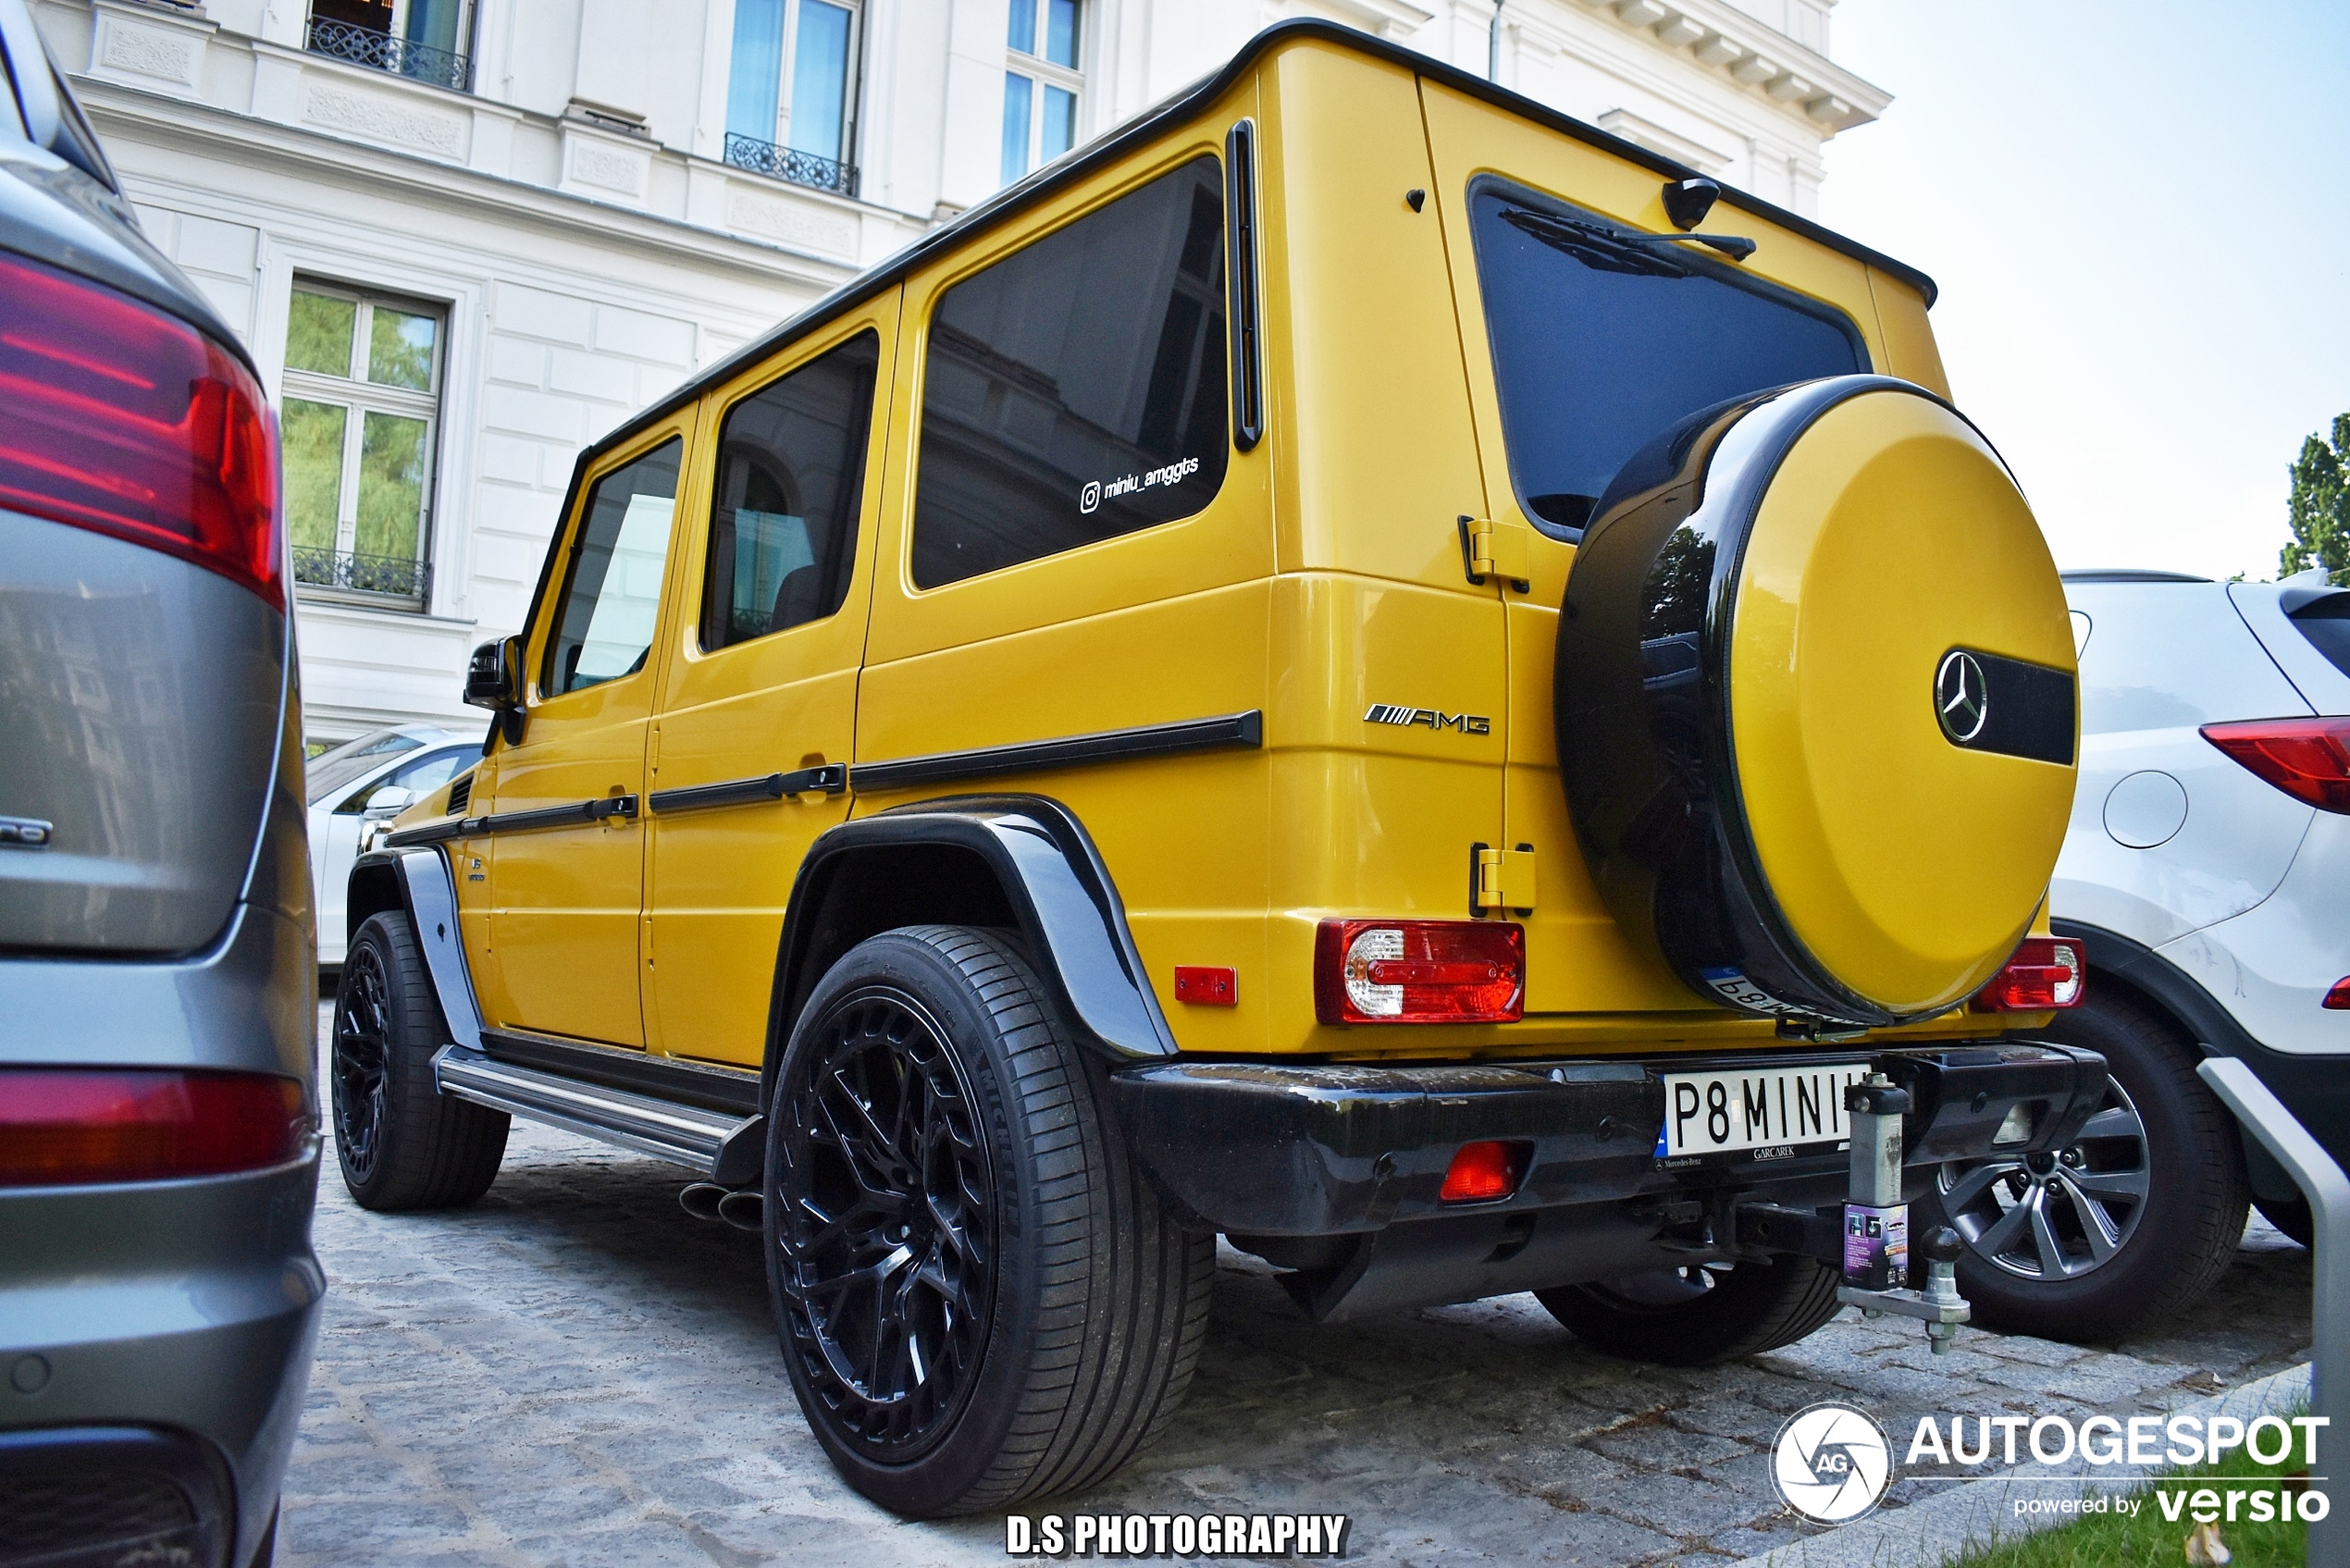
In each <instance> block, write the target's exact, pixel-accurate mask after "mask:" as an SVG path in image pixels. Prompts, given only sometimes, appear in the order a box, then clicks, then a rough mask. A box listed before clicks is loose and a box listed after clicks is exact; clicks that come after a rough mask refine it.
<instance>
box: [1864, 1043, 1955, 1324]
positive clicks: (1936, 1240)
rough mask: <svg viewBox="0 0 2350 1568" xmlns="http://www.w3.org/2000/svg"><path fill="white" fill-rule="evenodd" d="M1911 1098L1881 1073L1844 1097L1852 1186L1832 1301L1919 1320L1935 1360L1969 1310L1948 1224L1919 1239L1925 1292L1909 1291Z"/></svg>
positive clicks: (1866, 1311)
mask: <svg viewBox="0 0 2350 1568" xmlns="http://www.w3.org/2000/svg"><path fill="white" fill-rule="evenodd" d="M1909 1108H1910V1093H1909V1091H1908V1090H1906V1089H1903V1088H1900V1087H1899V1085H1897V1084H1896V1083H1895V1082H1894V1081H1893V1080H1891V1079H1889V1078H1887V1077H1886V1075H1885V1074H1883V1073H1881V1072H1876V1073H1871V1074H1870V1075H1869V1076H1868V1078H1867V1080H1865V1081H1863V1082H1860V1083H1855V1084H1853V1085H1851V1086H1850V1087H1849V1088H1847V1089H1846V1090H1845V1092H1844V1109H1845V1114H1846V1116H1847V1117H1848V1118H1849V1124H1850V1127H1851V1130H1852V1189H1851V1191H1850V1193H1849V1195H1848V1196H1847V1198H1846V1200H1845V1204H1844V1283H1843V1284H1842V1285H1840V1286H1838V1287H1837V1292H1836V1299H1837V1300H1838V1301H1840V1302H1843V1303H1846V1304H1847V1305H1849V1306H1856V1307H1859V1308H1860V1309H1861V1314H1862V1315H1864V1316H1868V1317H1875V1316H1877V1315H1880V1314H1882V1313H1888V1312H1889V1313H1892V1314H1894V1315H1897V1316H1900V1317H1915V1318H1920V1319H1923V1321H1924V1323H1925V1337H1926V1340H1927V1341H1928V1342H1929V1344H1930V1345H1931V1347H1932V1349H1933V1352H1934V1353H1935V1354H1936V1355H1941V1354H1943V1353H1945V1352H1948V1350H1949V1348H1950V1342H1951V1340H1953V1339H1954V1338H1956V1337H1957V1335H1958V1332H1959V1325H1960V1324H1961V1323H1964V1322H1965V1321H1966V1320H1967V1317H1968V1315H1970V1313H1971V1312H1972V1311H1973V1309H1972V1308H1970V1307H1969V1306H1968V1305H1967V1303H1966V1298H1965V1297H1963V1296H1961V1295H1960V1294H1959V1281H1958V1261H1959V1252H1960V1246H1961V1245H1962V1243H1961V1242H1960V1240H1959V1233H1958V1232H1957V1231H1955V1230H1953V1229H1951V1228H1949V1227H1948V1226H1947V1225H1944V1226H1937V1227H1936V1228H1935V1232H1934V1234H1933V1235H1931V1236H1929V1237H1927V1238H1926V1241H1925V1259H1926V1267H1925V1289H1924V1290H1910V1289H1909V1288H1908V1287H1907V1285H1906V1284H1905V1281H1906V1280H1907V1279H1908V1278H1909V1277H1910V1205H1909V1204H1905V1203H1903V1202H1902V1201H1901V1117H1902V1113H1903V1112H1905V1111H1907V1110H1908V1109H1909Z"/></svg>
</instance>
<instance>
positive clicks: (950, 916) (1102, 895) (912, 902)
mask: <svg viewBox="0 0 2350 1568" xmlns="http://www.w3.org/2000/svg"><path fill="white" fill-rule="evenodd" d="M974 862H976V863H975V864H974ZM908 865H934V866H939V867H952V868H955V869H954V870H952V871H951V872H949V873H947V874H951V875H955V876H957V877H961V878H966V879H967V878H968V877H970V876H971V875H983V876H985V877H987V878H988V879H989V880H990V881H991V882H992V883H993V886H992V887H980V888H976V889H974V888H972V887H971V886H970V885H968V883H967V882H965V883H961V884H959V885H958V886H957V888H956V889H955V894H956V896H958V897H960V898H963V899H966V900H970V899H974V898H976V899H981V900H985V899H987V898H989V897H991V896H992V898H993V900H994V902H993V903H992V904H989V905H986V906H985V907H988V908H990V909H991V910H992V912H993V918H994V919H995V920H1001V921H1003V923H1006V924H1008V925H1010V926H1011V927H1012V928H1014V929H1015V930H1017V931H1018V932H1019V933H1020V938H1021V940H1022V942H1023V943H1024V945H1026V947H1027V949H1028V956H1029V958H1030V961H1031V962H1032V963H1033V965H1034V967H1035V969H1036V972H1037V976H1038V978H1039V979H1041V980H1042V981H1043V982H1044V983H1045V987H1046V989H1047V990H1048V991H1049V992H1050V993H1051V994H1052V998H1053V1000H1054V1002H1055V1003H1057V1004H1058V1006H1059V1007H1060V1010H1061V1016H1062V1017H1063V1018H1064V1019H1067V1020H1068V1021H1069V1022H1070V1025H1072V1026H1073V1027H1074V1028H1075V1029H1076V1031H1077V1033H1078V1037H1079V1040H1080V1043H1082V1044H1083V1045H1085V1046H1086V1047H1088V1048H1089V1049H1091V1050H1093V1051H1095V1052H1097V1053H1099V1054H1100V1055H1102V1056H1106V1057H1107V1058H1109V1059H1110V1060H1111V1061H1113V1062H1116V1063H1119V1064H1132V1063H1134V1062H1138V1061H1153V1060H1158V1059H1162V1058H1165V1057H1169V1056H1174V1055H1175V1054H1176V1044H1175V1035H1174V1031H1173V1030H1171V1029H1170V1028H1169V1025H1168V1022H1167V1016H1166V1014H1165V1013H1164V1012H1163V1011H1161V1009H1160V1007H1159V1005H1158V999H1157V997H1156V994H1154V993H1153V992H1152V989H1151V984H1150V980H1149V977H1148V975H1147V974H1146V973H1145V971H1144V968H1143V960H1142V956H1141V954H1139V953H1138V952H1137V951H1136V950H1135V947H1134V939H1133V936H1132V932H1130V931H1129V930H1128V929H1127V924H1126V909H1125V906H1124V905H1123V904H1122V903H1120V902H1119V896H1118V889H1117V887H1116V885H1115V884H1114V883H1112V882H1111V881H1110V876H1109V870H1108V869H1107V867H1106V866H1104V865H1103V863H1102V858H1101V853H1100V851H1099V850H1097V849H1095V846H1094V841H1093V839H1092V837H1091V836H1090V835H1089V834H1088V833H1086V832H1085V829H1084V826H1083V824H1082V823H1081V822H1079V821H1078V820H1077V817H1076V815H1075V813H1073V812H1071V811H1070V809H1069V808H1068V807H1066V806H1063V805H1062V804H1061V803H1060V802H1059V801H1058V800H1053V799H1049V798H1047V797H1045V796H1033V795H1029V796H1021V795H980V796H951V797H948V798H945V799H938V800H924V801H918V802H916V803H914V804H912V805H908V806H899V807H895V808H893V809H889V810H886V811H882V812H878V813H876V814H874V815H872V816H870V817H858V818H853V819H851V820H850V821H846V822H843V823H841V824H839V825H838V826H836V827H833V828H830V829H827V830H826V831H825V832H824V833H822V834H821V835H819V836H818V838H817V840H816V842H815V843H814V844H813V845H811V846H810V847H809V851H808V853H807V855H806V856H805V857H803V858H801V860H800V863H799V874H798V877H797V878H796V879H795V880H794V882H793V883H792V893H791V903H790V906H789V907H788V908H787V910H786V912H785V916H784V931H783V938H782V941H781V944H780V945H779V947H778V950H777V954H776V959H775V982H774V996H773V1003H772V1005H771V1006H770V1009H769V1015H768V1026H767V1051H766V1060H765V1068H764V1071H763V1074H762V1078H761V1100H762V1101H767V1100H772V1099H773V1095H774V1087H775V1075H776V1072H777V1070H778V1069H779V1068H780V1067H781V1065H782V1061H783V1055H784V1050H785V1047H786V1046H787V1045H788V1044H789V1043H790V1041H791V1036H792V1031H793V1030H794V1028H796V1027H797V1025H798V1021H799V1015H800V1013H801V1011H802V1009H803V1008H804V1007H805V1006H806V1005H807V1001H808V997H809V994H810V993H811V992H813V991H814V989H815V987H816V983H817V982H818V981H820V980H821V979H823V975H824V972H825V971H826V970H827V969H830V968H831V967H832V964H833V962H834V961H835V959H837V958H838V957H840V956H841V955H842V954H843V953H846V952H847V950H848V949H849V948H851V947H853V946H855V945H857V943H859V942H861V941H863V940H864V939H865V938H866V937H867V936H871V935H874V934H877V933H878V932H880V931H884V930H888V929H891V928H893V927H896V926H900V925H908V924H913V923H917V922H918V921H920V920H926V919H943V920H948V921H950V922H951V923H964V922H966V921H967V920H971V919H972V917H971V915H970V914H968V913H966V912H964V911H968V910H971V909H972V908H974V907H978V906H974V905H973V904H971V903H970V902H965V903H964V904H962V905H961V906H959V907H958V908H956V909H948V908H943V907H942V908H941V909H940V912H939V913H938V914H937V915H927V914H924V913H922V912H921V911H922V910H923V909H925V908H926V907H930V905H929V903H928V902H927V900H926V897H925V895H924V893H923V891H922V890H921V889H912V890H908V889H904V888H901V887H893V888H890V889H889V890H887V894H886V895H884V896H876V895H875V892H876V890H875V888H874V887H873V886H872V883H874V882H878V881H879V880H880V876H881V873H884V872H886V871H892V870H897V868H902V867H905V866H908ZM860 870H863V871H865V872H868V873H871V877H870V879H869V880H868V881H867V882H864V883H860V880H859V878H858V875H857V873H858V872H859V871H860ZM877 922H878V923H877Z"/></svg>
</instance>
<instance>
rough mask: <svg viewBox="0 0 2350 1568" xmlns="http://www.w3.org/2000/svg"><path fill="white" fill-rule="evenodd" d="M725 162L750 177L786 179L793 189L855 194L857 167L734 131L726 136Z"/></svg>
mask: <svg viewBox="0 0 2350 1568" xmlns="http://www.w3.org/2000/svg"><path fill="white" fill-rule="evenodd" d="M726 161H727V162H728V163H730V164H732V165H734V166H735V167H736V168H747V169H748V170H750V171H751V173H753V174H764V175H770V176H772V177H773V178H774V179H788V180H790V181H791V182H792V183H793V184H794V185H806V186H809V187H811V188H812V189H814V190H818V191H833V192H835V194H838V195H842V196H854V195H855V194H857V166H856V165H855V164H844V163H838V162H835V160H833V159H831V158H826V157H819V156H818V155H817V154H814V153H803V152H801V151H800V150H799V149H798V148H797V147H778V146H776V145H775V144H774V143H773V142H761V140H760V139H759V138H758V137H756V136H744V135H741V134H739V133H737V132H736V131H732V130H730V131H728V132H727V133H726Z"/></svg>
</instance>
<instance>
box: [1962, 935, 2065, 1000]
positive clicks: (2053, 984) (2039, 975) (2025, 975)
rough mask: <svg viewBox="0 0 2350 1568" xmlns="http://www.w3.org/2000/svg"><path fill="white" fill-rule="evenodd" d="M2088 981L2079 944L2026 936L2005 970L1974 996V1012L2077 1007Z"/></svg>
mask: <svg viewBox="0 0 2350 1568" xmlns="http://www.w3.org/2000/svg"><path fill="white" fill-rule="evenodd" d="M2088 980H2089V966H2088V962H2087V960H2085V959H2084V958H2083V957H2081V945H2080V944H2079V943H2077V942H2066V941H2062V940H2060V939H2055V938H2050V937H2046V936H2031V937H2026V938H2024V941H2023V945H2022V946H2021V947H2019V948H2017V949H2016V950H2015V957H2012V958H2010V959H2009V960H2008V961H2007V967H2006V968H2004V969H2000V970H1999V972H1998V973H1997V974H1995V975H1993V976H1992V977H1991V983H1990V984H1988V985H1986V986H1985V987H1984V988H1983V989H1982V990H1981V991H1979V992H1977V993H1976V994H1975V997H1974V1010H1975V1011H1976V1012H1978V1013H2045V1012H2047V1011H2048V1010H2050V1009H2051V1008H2055V1007H2077V1006H2080V1005H2081V994H2082V992H2083V991H2084V990H2086V989H2087V986H2088Z"/></svg>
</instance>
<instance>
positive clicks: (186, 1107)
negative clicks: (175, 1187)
mask: <svg viewBox="0 0 2350 1568" xmlns="http://www.w3.org/2000/svg"><path fill="white" fill-rule="evenodd" d="M309 1130H310V1117H309V1113H308V1111H307V1109H306V1108H305V1107H304V1106H303V1098H302V1085H301V1084H299V1083H297V1082H295V1081H294V1080H292V1079H291V1078H278V1077H276V1076H274V1075H270V1074H265V1073H242V1072H158V1071H149V1070H124V1071H114V1070H106V1071H92V1072H84V1071H75V1070H67V1069H62V1068H8V1069H5V1070H0V1187H62V1186H70V1185H79V1184H81V1183H84V1182H93V1181H161V1180H165V1179H169V1178H171V1177H176V1176H216V1175H219V1174H220V1173H222V1172H224V1171H231V1170H251V1169H254V1168H255V1167H260V1166H267V1165H278V1164H280V1163H282V1162H284V1161H286V1160H290V1159H292V1158H293V1157H294V1156H295V1155H297V1154H300V1153H301V1152H302V1146H303V1138H304V1137H305V1136H306V1135H307V1134H308V1132H309Z"/></svg>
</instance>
